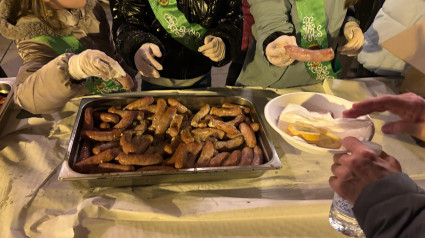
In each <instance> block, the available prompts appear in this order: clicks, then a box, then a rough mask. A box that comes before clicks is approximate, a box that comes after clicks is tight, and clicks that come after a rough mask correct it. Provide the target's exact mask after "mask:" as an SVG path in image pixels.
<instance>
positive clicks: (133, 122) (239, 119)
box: [72, 96, 264, 173]
mask: <svg viewBox="0 0 425 238" xmlns="http://www.w3.org/2000/svg"><path fill="white" fill-rule="evenodd" d="M259 129H260V124H259V123H258V122H253V121H252V119H251V117H250V108H249V107H247V106H243V105H237V104H231V103H223V104H222V105H219V106H213V107H211V106H210V105H209V104H205V105H204V106H202V107H201V108H200V109H199V110H198V111H197V112H196V113H194V112H192V111H191V110H190V109H188V108H187V107H186V106H184V105H183V104H182V103H180V102H179V101H178V100H177V99H175V98H167V99H166V98H162V97H159V98H153V97H152V96H145V97H142V98H140V99H138V100H136V101H134V102H132V103H130V104H128V105H125V106H123V107H122V108H117V107H114V106H111V107H109V108H108V109H105V108H93V107H87V108H85V110H84V124H83V128H82V131H81V134H80V136H81V139H82V145H81V149H80V151H79V155H78V158H77V160H76V161H75V163H74V165H73V166H72V168H73V169H74V170H75V171H77V172H79V173H108V172H126V171H152V170H160V171H170V170H171V171H173V170H178V169H184V168H200V167H218V166H258V165H260V164H262V163H263V162H264V158H263V151H262V149H261V148H260V147H259V146H258V145H257V137H256V132H257V131H258V130H259Z"/></svg>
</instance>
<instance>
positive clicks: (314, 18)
mask: <svg viewBox="0 0 425 238" xmlns="http://www.w3.org/2000/svg"><path fill="white" fill-rule="evenodd" d="M295 4H296V7H297V11H298V14H299V17H300V25H301V26H300V32H301V47H302V48H304V49H325V48H328V47H329V46H328V38H327V33H326V14H325V6H324V2H323V0H297V1H295ZM338 63H339V62H337V63H336V65H340V64H338ZM304 64H305V67H306V69H307V72H308V73H309V74H310V76H311V77H312V78H313V79H316V80H318V81H321V82H323V80H325V79H333V78H338V76H339V72H337V73H335V72H334V70H333V69H332V64H331V62H330V61H324V62H305V63H304Z"/></svg>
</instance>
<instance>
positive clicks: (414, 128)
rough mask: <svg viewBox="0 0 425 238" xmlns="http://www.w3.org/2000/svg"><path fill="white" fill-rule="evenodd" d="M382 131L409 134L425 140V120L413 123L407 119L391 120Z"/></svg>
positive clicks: (392, 133) (391, 133)
mask: <svg viewBox="0 0 425 238" xmlns="http://www.w3.org/2000/svg"><path fill="white" fill-rule="evenodd" d="M381 130H382V132H383V133H385V134H390V135H398V134H408V135H412V136H414V137H416V138H418V139H421V140H425V122H421V123H412V122H407V121H396V122H389V123H387V124H385V125H384V126H382V128H381Z"/></svg>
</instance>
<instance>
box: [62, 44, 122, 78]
mask: <svg viewBox="0 0 425 238" xmlns="http://www.w3.org/2000/svg"><path fill="white" fill-rule="evenodd" d="M68 72H69V75H70V76H71V78H73V79H75V80H81V79H85V78H88V77H91V76H95V77H99V78H101V79H103V80H110V79H116V78H120V77H125V76H126V72H125V71H124V69H123V68H122V67H121V66H120V64H119V63H118V62H117V61H115V60H114V59H112V58H111V57H109V56H107V55H106V54H105V53H103V52H102V51H99V50H85V51H83V52H81V53H80V54H77V55H73V56H71V57H70V58H69V61H68Z"/></svg>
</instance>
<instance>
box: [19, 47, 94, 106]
mask: <svg viewBox="0 0 425 238" xmlns="http://www.w3.org/2000/svg"><path fill="white" fill-rule="evenodd" d="M25 45H26V44H25V43H22V44H21V43H20V44H18V51H19V52H20V54H21V57H22V59H23V61H24V63H23V65H22V66H21V67H20V69H19V72H18V75H17V77H16V80H17V84H16V87H15V93H14V100H15V103H16V104H18V105H19V106H20V107H21V108H23V109H25V110H27V111H29V112H31V113H33V114H47V113H52V112H55V111H59V110H60V109H61V108H62V107H63V106H64V105H65V104H66V103H67V102H68V101H69V100H70V99H71V98H73V97H74V96H75V95H76V94H77V93H81V91H84V92H87V91H85V87H84V86H81V85H79V84H75V83H73V81H72V79H71V78H70V77H69V75H68V59H69V58H70V57H71V56H72V55H73V54H63V55H59V56H57V57H56V58H53V59H52V58H51V55H55V54H56V52H54V51H53V50H52V49H51V48H50V47H49V46H47V45H46V46H44V47H43V45H42V44H40V45H37V46H38V47H37V48H38V52H37V50H35V49H34V47H32V50H29V49H28V48H26V47H28V46H25ZM42 48H43V49H44V50H41V49H42ZM49 50H50V52H49ZM22 52H26V53H22ZM49 53H51V54H50V55H49Z"/></svg>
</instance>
